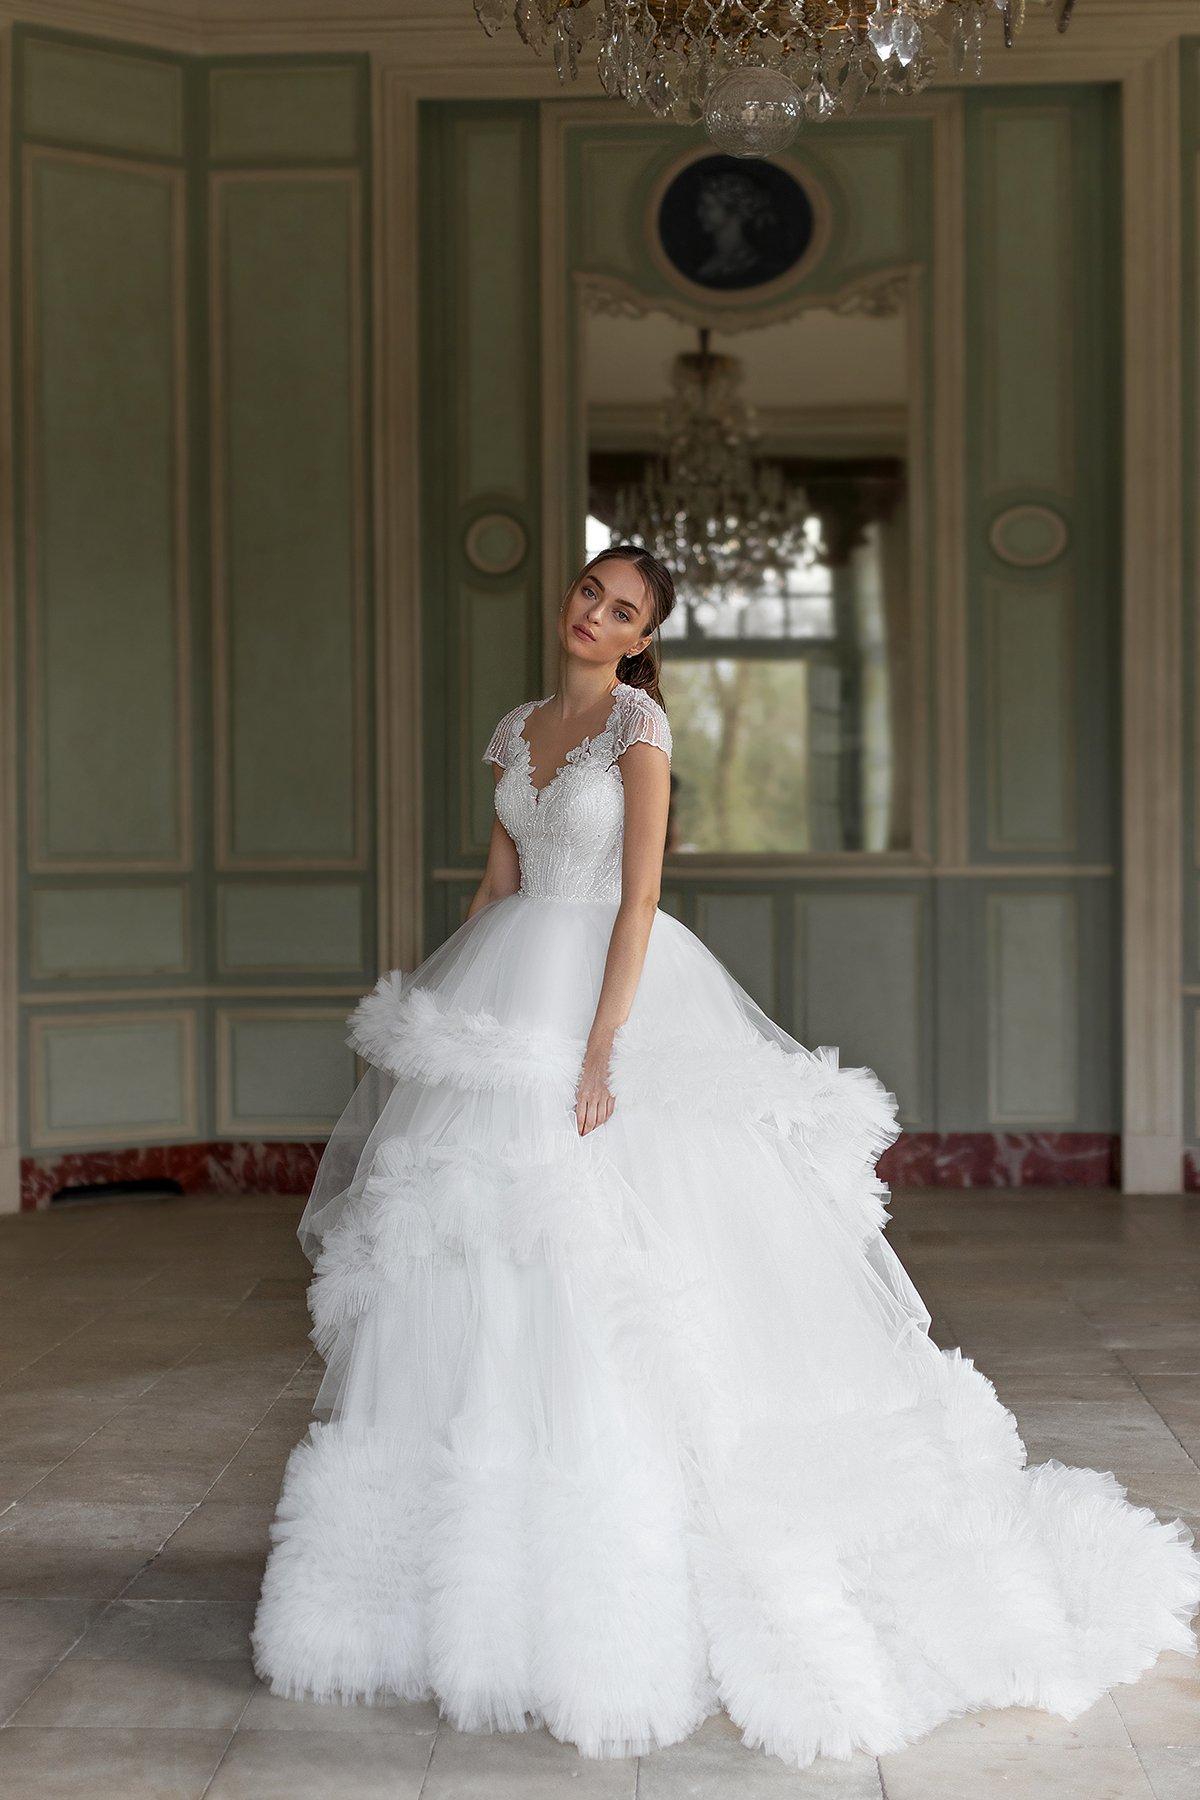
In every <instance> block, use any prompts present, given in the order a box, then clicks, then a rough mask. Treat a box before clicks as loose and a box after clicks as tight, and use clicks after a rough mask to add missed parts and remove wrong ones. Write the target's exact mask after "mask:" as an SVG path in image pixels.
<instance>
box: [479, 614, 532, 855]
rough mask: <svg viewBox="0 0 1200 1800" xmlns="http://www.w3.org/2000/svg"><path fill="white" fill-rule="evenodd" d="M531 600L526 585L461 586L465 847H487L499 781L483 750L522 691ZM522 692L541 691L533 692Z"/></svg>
mask: <svg viewBox="0 0 1200 1800" xmlns="http://www.w3.org/2000/svg"><path fill="white" fill-rule="evenodd" d="M531 604H532V600H531V596H530V594H529V591H528V588H527V587H525V586H522V587H519V588H508V589H505V590H503V591H497V590H492V591H490V592H489V591H485V590H482V589H480V588H473V587H467V586H465V585H464V587H463V589H462V598H461V601H460V606H461V620H462V630H461V638H460V643H461V658H462V660H461V662H460V665H459V667H460V669H461V671H462V678H463V682H464V685H465V688H466V692H465V695H464V697H463V705H462V712H461V715H460V716H461V717H462V718H463V720H464V721H465V724H466V735H467V741H466V743H464V744H463V746H462V768H463V770H464V775H463V780H464V782H465V784H466V795H467V798H468V801H469V817H468V818H467V819H465V820H464V824H463V832H462V839H463V841H462V845H461V848H462V849H463V850H464V851H468V850H470V849H471V848H472V847H474V848H481V847H486V845H487V841H488V838H489V836H490V834H491V829H492V815H493V811H494V807H493V793H494V791H495V782H494V779H493V775H492V771H491V769H490V767H489V766H488V764H487V763H485V762H484V761H483V753H484V750H485V749H486V748H487V742H488V739H489V738H490V737H491V735H492V732H493V731H494V730H495V727H496V724H497V721H498V720H499V719H501V718H502V717H503V716H504V714H505V713H506V712H507V711H508V710H509V708H510V707H511V706H513V705H514V704H516V702H514V701H513V700H512V698H511V696H512V695H513V694H514V693H519V692H520V690H521V686H522V683H523V681H524V668H525V656H526V646H527V623H526V621H527V620H528V617H529V609H530V606H531ZM522 698H523V699H526V700H535V699H540V698H541V696H540V695H537V694H534V693H528V694H523V695H522Z"/></svg>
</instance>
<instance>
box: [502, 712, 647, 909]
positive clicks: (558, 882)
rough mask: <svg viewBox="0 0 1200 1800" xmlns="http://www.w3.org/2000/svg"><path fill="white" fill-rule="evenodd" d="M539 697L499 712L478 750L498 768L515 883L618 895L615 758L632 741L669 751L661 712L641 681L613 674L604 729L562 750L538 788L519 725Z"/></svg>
mask: <svg viewBox="0 0 1200 1800" xmlns="http://www.w3.org/2000/svg"><path fill="white" fill-rule="evenodd" d="M545 704H546V701H545V700H527V701H526V702H525V703H524V705H523V706H515V707H514V708H513V710H512V711H511V712H509V713H505V715H504V717H503V718H502V719H501V721H500V723H499V724H498V725H497V727H496V729H495V731H494V732H493V733H492V735H491V738H490V739H489V741H488V747H487V749H486V750H485V751H484V753H483V760H484V762H494V763H498V764H499V765H500V767H501V768H502V769H503V770H504V773H503V775H501V777H500V779H499V781H498V782H497V783H496V795H495V801H496V812H497V814H498V816H499V819H500V823H501V824H502V825H503V826H504V829H505V830H506V831H507V832H508V834H509V836H510V837H511V838H512V840H513V842H514V843H515V844H516V846H517V854H518V856H519V858H520V863H521V888H520V891H521V893H522V894H526V895H528V896H529V897H530V898H532V899H545V900H604V901H617V900H619V899H620V898H621V847H622V840H623V837H624V828H625V790H624V787H623V785H622V782H621V771H620V769H619V768H618V766H617V763H618V758H619V757H621V756H623V755H624V753H625V751H626V750H628V749H629V747H630V745H631V744H654V745H655V746H656V747H657V748H658V749H660V750H662V751H664V752H665V754H666V755H667V756H668V757H669V756H670V754H671V728H670V726H669V724H668V723H667V715H666V713H665V712H664V711H663V709H662V707H661V706H660V705H659V704H658V702H657V701H656V700H652V699H651V697H650V695H649V694H647V693H644V692H643V691H642V689H641V688H634V687H630V686H629V685H628V684H627V683H626V682H623V681H619V682H618V683H617V685H616V687H615V689H614V690H613V704H612V710H611V712H610V713H609V715H608V720H607V722H606V724H605V725H604V728H603V730H601V731H599V732H597V733H596V735H595V736H594V737H590V738H584V739H583V741H582V743H579V744H576V745H575V747H574V748H573V749H572V750H568V752H567V755H566V759H565V760H564V761H563V762H562V763H561V764H560V765H559V767H558V768H557V769H556V770H555V771H554V773H553V775H551V777H550V779H549V781H548V782H547V783H546V785H545V786H544V787H543V788H541V789H538V788H535V787H534V785H533V772H532V766H531V752H530V746H529V740H528V739H527V738H526V736H525V732H524V725H525V720H526V719H527V718H528V716H529V714H530V713H531V712H532V711H533V710H534V708H535V707H538V706H544V705H545Z"/></svg>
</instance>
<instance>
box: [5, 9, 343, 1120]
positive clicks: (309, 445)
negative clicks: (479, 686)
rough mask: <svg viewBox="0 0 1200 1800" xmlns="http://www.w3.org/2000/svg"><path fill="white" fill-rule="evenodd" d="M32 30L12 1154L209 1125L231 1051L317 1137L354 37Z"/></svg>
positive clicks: (23, 110)
mask: <svg viewBox="0 0 1200 1800" xmlns="http://www.w3.org/2000/svg"><path fill="white" fill-rule="evenodd" d="M13 46H14V61H13V89H14V116H13V124H14V132H15V162H16V167H17V170H18V177H19V178H18V181H17V189H18V216H17V218H16V221H15V237H14V249H15V255H16V264H15V269H14V277H15V279H14V319H13V330H14V350H15V364H16V370H17V381H16V394H17V406H18V418H17V433H16V451H17V461H16V470H15V490H16V504H17V513H18V545H19V548H20V551H21V564H20V574H21V577H22V582H21V592H20V595H19V601H18V634H19V645H20V649H21V652H22V656H23V659H24V662H25V666H26V668H27V671H28V677H29V678H28V681H27V682H26V683H25V684H24V691H23V692H22V695H21V717H20V721H19V725H20V730H21V734H22V743H23V745H24V750H23V761H22V766H21V770H20V776H21V792H22V797H23V800H24V805H23V807H22V814H21V827H22V870H21V896H20V904H21V912H20V941H21V960H22V966H21V980H22V984H23V986H25V987H26V988H31V989H33V990H34V992H33V993H31V994H30V995H29V996H28V998H27V999H26V1000H25V1002H24V1006H23V1013H24V1019H25V1036H24V1054H23V1059H22V1089H23V1092H22V1107H23V1113H24V1118H25V1129H24V1141H25V1145H26V1147H28V1148H30V1149H37V1150H39V1151H47V1152H48V1151H52V1150H54V1149H56V1148H59V1147H61V1148H62V1149H63V1150H71V1149H76V1148H86V1147H95V1148H102V1147H104V1146H106V1145H112V1146H122V1145H133V1144H137V1143H154V1142H162V1141H180V1140H186V1139H189V1138H207V1137H211V1136H212V1135H213V1133H214V1131H215V1130H216V1129H217V1118H216V1114H217V1110H218V1108H217V1106H216V1105H215V1104H214V1096H215V1095H216V1091H217V1090H216V1082H217V1077H218V1075H221V1076H222V1078H223V1079H224V1082H225V1085H224V1087H223V1088H222V1089H221V1104H220V1108H219V1110H220V1111H221V1114H222V1119H223V1125H222V1128H223V1129H226V1130H228V1131H229V1132H230V1133H232V1134H233V1135H242V1136H257V1135H264V1134H265V1135H275V1136H294V1135H296V1133H297V1131H299V1130H303V1131H304V1132H305V1133H306V1134H307V1132H308V1130H309V1128H310V1127H311V1129H312V1134H313V1135H320V1131H321V1130H322V1129H323V1128H324V1127H325V1125H327V1124H328V1123H329V1121H330V1119H331V1117H334V1116H336V1114H337V1113H338V1111H340V1108H341V1106H342V1104H343V1103H344V1100H345V1098H346V1097H347V1094H348V1090H349V1086H352V1085H353V1079H354V1059H353V1056H352V1053H351V1052H350V1050H349V1048H348V1046H346V1045H345V1043H344V1036H345V1016H346V1013H347V1012H348V1010H349V1008H350V1006H351V1005H352V1003H353V997H354V994H355V993H356V992H357V990H358V987H359V985H360V983H361V981H362V979H363V977H364V976H366V975H367V973H368V971H370V970H371V969H372V965H373V961H374V954H375V951H374V929H375V925H374V881H375V868H374V843H373V829H372V815H371V768H372V760H373V759H372V743H371V732H372V729H373V720H372V717H371V696H370V692H369V687H368V682H367V645H368V642H369V632H370V624H371V618H370V605H371V597H370V567H369V545H370V542H371V520H370V474H369V444H370V419H369V409H370V399H369V395H370V382H369V345H370V329H369V325H370V322H369V316H368V314H369V298H368V297H369V293H370V274H369V270H370V242H369V233H370V220H371V210H370V195H369V178H370V168H369V155H370V143H371V133H370V129H369V115H368V99H369V81H368V64H367V59H366V58H365V57H361V56H342V57H334V56H323V57H319V58H305V57H287V58H281V57H271V58H253V57H239V58H237V59H236V60H235V59H223V60H219V61H211V60H209V59H205V58H189V57H185V56H175V55H169V54H165V53H159V52H157V51H154V50H150V49H145V50H143V49H141V48H139V47H137V46H131V47H129V46H126V47H117V46H115V45H113V44H112V43H109V42H107V41H101V42H89V41H88V40H86V39H84V38H82V37H78V36H66V35H65V34H60V33H45V32H41V31H38V30H35V29H32V28H25V27H20V26H18V27H16V28H15V29H14V32H13ZM216 162H223V163H224V165H225V166H224V168H223V169H220V170H214V163H216ZM234 165H236V167H235V166H234ZM295 165H299V166H295ZM214 593H215V595H216V599H215V600H214V598H213V596H214ZM210 628H211V629H210ZM238 868H241V869H242V870H244V871H245V872H246V873H245V874H243V876H242V878H241V879H240V880H229V879H225V880H224V881H222V880H221V878H220V877H221V874H222V871H223V870H224V871H230V870H235V869H238ZM333 869H347V870H353V875H352V876H343V877H341V878H340V879H333V878H331V876H330V875H329V874H326V875H325V877H324V878H323V879H322V878H321V871H323V870H324V871H331V870H333ZM251 870H262V871H263V874H262V876H261V877H260V878H259V879H255V880H251V879H249V871H251ZM167 871H178V872H179V873H180V875H181V877H182V879H178V880H174V881H168V880H165V879H164V875H165V873H166V872H167ZM284 873H286V879H283V878H282V876H283V874H284ZM218 983H219V984H220V986H221V987H222V988H223V989H225V990H226V991H227V992H228V991H229V990H232V991H233V992H234V993H236V992H237V990H238V987H239V985H244V986H245V988H246V989H247V990H248V993H247V1004H246V1006H245V1007H244V1008H242V1009H241V1012H240V1014H239V1018H238V1029H237V1031H236V1032H232V1031H231V1028H230V1024H229V1021H228V1019H227V1018H226V1014H227V1013H228V1012H229V1011H230V1010H233V1011H235V1012H236V1011H238V1009H237V1008H236V1007H232V1008H231V1007H230V1006H228V1005H227V1006H226V1007H225V1008H224V1010H222V1008H221V1007H217V1006H215V1005H214V1004H213V1001H212V999H210V998H209V997H208V996H207V994H206V989H207V988H208V987H209V986H210V985H213V986H215V985H216V984H218ZM268 983H269V987H270V992H271V993H272V994H277V995H278V996H279V1000H280V1001H282V1002H284V1003H285V1005H286V1003H287V1002H288V1001H289V1000H290V1001H291V1007H290V1010H288V1011H287V1013H286V1017H285V1014H284V1006H281V1005H279V1004H278V1003H277V1002H272V1006H271V1007H270V1008H268V1009H267V1011H268V1013H269V1015H270V1016H269V1017H267V1018H266V1019H265V1020H262V1019H260V1018H259V1017H257V1016H253V1015H254V1013H255V1009H254V1007H253V1006H251V1004H250V1001H251V998H252V997H253V998H254V999H256V1000H257V996H256V995H254V994H253V990H254V989H255V988H260V989H261V988H262V987H264V986H266V985H267V984H268ZM306 987H318V988H319V989H320V993H321V1000H322V1004H321V1006H320V1007H319V1008H318V1009H317V1012H318V1016H317V1017H316V1018H315V1019H310V1018H309V1017H308V1009H307V1007H306V1006H305V1005H303V1004H298V1002H299V1001H300V1000H301V997H302V996H303V995H304V993H305V989H306ZM343 989H344V990H345V993H344V998H343V996H342V990H343ZM69 990H77V991H76V992H70V991H69ZM330 995H332V996H333V997H332V998H330ZM143 996H144V997H143ZM315 998H316V997H315V996H314V1004H315ZM151 1006H152V1007H153V1011H152V1012H151V1011H149V1010H148V1009H149V1008H150V1007H151ZM260 1010H261V1008H260ZM222 1021H224V1023H222ZM281 1023H282V1024H283V1025H284V1026H285V1027H286V1029H285V1031H284V1034H283V1036H278V1035H275V1036H273V1035H272V1034H273V1033H277V1032H278V1028H279V1025H280V1024H281ZM222 1030H223V1031H224V1032H225V1033H226V1036H225V1038H224V1040H221V1041H219V1040H220V1039H221V1031H222ZM289 1032H290V1033H291V1035H290V1036H289V1035H288V1033H289ZM293 1051H294V1062H293V1061H291V1060H289V1059H290V1058H291V1056H292V1052H293ZM221 1054H224V1056H225V1060H224V1061H223V1062H222V1061H221ZM239 1057H240V1060H239ZM235 1077H236V1079H234V1078H235ZM231 1084H232V1085H231Z"/></svg>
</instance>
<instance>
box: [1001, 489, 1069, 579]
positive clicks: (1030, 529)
mask: <svg viewBox="0 0 1200 1800" xmlns="http://www.w3.org/2000/svg"><path fill="white" fill-rule="evenodd" d="M988 537H989V539H990V542H991V546H992V549H993V550H994V551H995V553H996V555H997V556H998V557H999V558H1000V560H1001V562H1006V563H1010V564H1011V565H1012V566H1013V567H1014V568H1018V569H1041V568H1044V567H1045V566H1046V564H1047V563H1052V562H1057V560H1058V558H1059V557H1060V556H1061V555H1062V553H1063V551H1064V550H1065V549H1066V547H1067V542H1068V539H1069V537H1070V532H1069V530H1068V527H1067V521H1066V520H1065V519H1064V518H1063V516H1062V514H1061V513H1060V512H1055V510H1054V508H1053V507H1052V506H1037V505H1034V504H1032V503H1031V504H1029V505H1025V506H1010V507H1008V508H1006V510H1005V511H1004V512H1002V513H997V514H996V517H995V518H994V519H993V520H992V528H991V531H990V532H989V533H988Z"/></svg>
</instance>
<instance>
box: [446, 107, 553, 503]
mask: <svg viewBox="0 0 1200 1800" xmlns="http://www.w3.org/2000/svg"><path fill="white" fill-rule="evenodd" d="M457 154H458V167H459V173H460V180H461V184H462V185H461V190H460V194H459V204H458V207H457V216H456V229H457V230H458V233H459V256H460V261H461V266H462V268H463V271H464V274H465V275H466V276H467V279H465V280H464V281H463V283H462V286H461V288H460V290H459V304H460V308H461V311H460V319H461V340H460V347H459V348H460V354H461V356H462V364H463V372H462V384H461V386H460V388H459V404H460V407H461V413H460V430H461V433H462V440H463V456H462V461H461V464H460V479H461V482H462V486H461V489H460V498H462V499H464V500H468V499H470V498H471V497H472V496H473V495H475V494H479V493H488V494H494V495H507V496H510V497H512V498H514V499H520V498H522V497H523V496H525V495H526V493H527V492H528V488H529V476H530V470H529V454H528V432H527V429H526V419H527V411H528V406H529V392H530V386H531V383H532V381H533V379H534V371H533V369H532V368H531V367H530V366H529V364H528V362H527V361H526V360H525V359H524V357H523V356H522V354H521V349H522V346H523V345H524V343H525V342H526V341H527V340H526V334H525V332H524V331H523V329H522V314H523V313H524V310H525V307H526V305H527V304H528V287H527V271H528V265H529V256H530V251H531V249H532V245H531V244H530V243H529V242H528V237H527V211H528V209H527V207H526V204H525V196H524V193H523V183H524V182H525V181H527V180H528V179H529V177H530V175H531V174H532V173H533V170H532V169H531V167H530V165H529V163H528V160H527V140H526V136H525V134H524V132H523V131H521V129H520V128H519V125H518V124H517V123H516V122H515V121H514V122H510V121H509V120H507V119H496V120H492V119H474V118H469V119H465V120H463V121H462V122H461V123H460V125H459V127H458V143H457Z"/></svg>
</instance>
